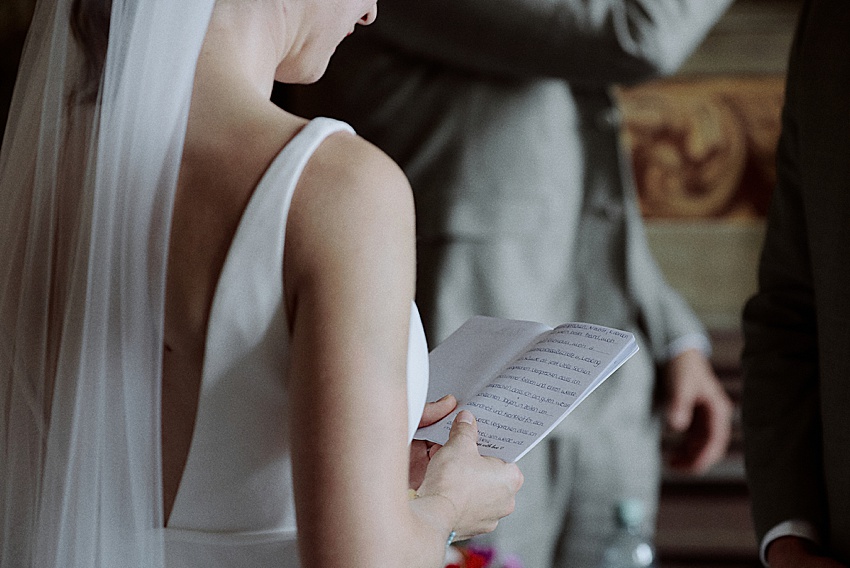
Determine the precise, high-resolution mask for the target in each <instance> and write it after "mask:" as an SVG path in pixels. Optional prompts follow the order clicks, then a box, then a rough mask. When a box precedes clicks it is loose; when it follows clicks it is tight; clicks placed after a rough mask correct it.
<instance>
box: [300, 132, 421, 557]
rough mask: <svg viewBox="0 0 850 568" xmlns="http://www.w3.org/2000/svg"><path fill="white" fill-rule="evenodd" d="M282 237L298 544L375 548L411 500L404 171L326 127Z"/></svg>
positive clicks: (411, 250)
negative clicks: (408, 492)
mask: <svg viewBox="0 0 850 568" xmlns="http://www.w3.org/2000/svg"><path fill="white" fill-rule="evenodd" d="M285 247H286V248H285V253H284V289H285V290H286V301H287V307H288V309H289V312H288V313H289V322H290V328H291V331H292V333H291V337H292V345H291V357H290V358H291V362H290V367H289V372H288V376H287V384H288V389H289V395H290V398H291V406H290V408H291V412H290V416H288V417H287V419H288V420H289V421H290V426H291V430H290V431H291V432H292V448H293V474H294V483H295V494H296V505H297V512H298V524H299V535H300V536H299V538H301V539H302V551H304V552H302V554H307V555H313V554H319V555H320V556H315V557H314V556H310V557H309V558H308V559H309V560H310V561H311V562H319V564H310V563H308V564H309V565H323V564H321V562H324V561H327V559H326V558H324V557H322V556H321V555H322V554H324V553H322V552H317V551H311V550H307V549H310V548H312V547H313V546H314V545H315V546H320V547H322V549H327V550H329V552H328V554H336V553H345V554H361V553H362V554H365V556H364V557H365V558H368V557H373V556H372V553H373V552H374V550H372V549H373V548H374V547H375V546H380V539H376V538H375V537H376V535H382V538H385V537H386V536H387V535H389V534H392V532H393V529H394V528H395V529H397V528H398V527H397V526H393V524H394V523H399V522H400V518H399V516H403V510H407V508H406V502H405V501H404V498H405V495H406V483H407V471H408V455H407V417H406V411H407V403H406V356H407V342H408V333H409V315H410V302H411V301H412V299H413V293H414V279H415V236H414V220H413V201H412V196H411V193H410V188H409V185H408V183H407V180H406V178H405V177H404V175H403V174H402V172H401V171H400V170H399V168H398V167H397V166H396V165H395V164H394V163H393V162H392V161H391V160H390V159H389V158H387V157H386V156H385V155H384V154H383V153H381V152H379V151H378V150H377V149H376V148H374V147H373V146H371V145H369V144H368V143H366V142H364V141H363V140H361V139H359V138H356V137H354V136H352V135H348V134H339V135H335V136H332V137H330V138H329V139H328V140H326V141H325V142H324V143H323V144H322V145H321V146H320V148H319V150H317V152H316V154H315V155H314V156H313V157H312V158H311V160H310V162H309V163H308V165H307V168H306V169H305V171H304V174H303V176H302V179H301V181H300V182H299V185H298V188H297V189H296V193H295V196H294V198H293V203H292V207H291V210H290V215H289V220H288V222H287V230H286V240H285ZM402 507H404V509H402ZM394 511H397V512H398V515H396V514H394ZM363 519H369V526H368V527H366V526H364V524H363ZM364 547H365V548H364ZM367 549H368V550H367ZM308 559H307V558H305V561H306V560H308Z"/></svg>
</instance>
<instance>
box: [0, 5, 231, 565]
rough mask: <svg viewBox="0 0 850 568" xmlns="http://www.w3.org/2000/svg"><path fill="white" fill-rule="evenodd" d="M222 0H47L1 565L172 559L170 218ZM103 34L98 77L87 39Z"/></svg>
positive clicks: (12, 311)
mask: <svg viewBox="0 0 850 568" xmlns="http://www.w3.org/2000/svg"><path fill="white" fill-rule="evenodd" d="M214 3H215V0H112V2H111V18H109V22H108V24H109V25H108V29H107V27H106V24H107V22H106V19H107V18H106V17H104V18H102V20H103V21H99V20H98V19H96V18H94V19H93V18H88V17H84V18H81V19H78V20H77V23H78V24H80V25H78V26H77V28H76V29H77V31H79V32H81V33H78V34H76V35H75V32H73V31H72V28H71V26H70V21H71V18H72V11H73V10H74V9H75V7H79V6H83V7H84V8H86V7H88V8H91V7H94V8H97V7H98V6H104V7H105V8H106V10H107V11H106V12H105V13H104V14H108V13H109V12H108V10H109V4H110V2H109V0H40V1H39V3H38V6H37V8H36V12H35V16H34V19H33V24H32V27H31V30H30V34H29V36H28V39H27V45H26V47H25V50H24V56H23V59H22V62H21V68H20V74H19V78H18V82H17V85H16V88H15V95H14V99H13V102H12V107H11V112H10V116H9V122H8V125H7V129H6V132H5V137H4V139H3V146H2V154H0V567H2V568H27V567H38V568H54V567H57V568H58V567H61V568H116V567H121V568H137V567H146V568H147V567H162V566H163V565H164V557H163V556H164V553H163V531H162V530H159V529H160V528H161V527H162V524H163V511H162V481H161V471H160V470H161V466H160V461H161V459H160V451H161V450H160V410H159V408H160V402H159V399H160V392H159V391H160V374H161V349H162V335H163V322H162V319H163V309H164V285H165V266H166V255H167V247H168V230H169V221H170V217H171V203H172V197H173V192H174V188H175V185H176V181H177V179H176V178H177V172H178V166H179V160H180V156H181V152H182V144H183V137H184V132H185V127H186V120H187V115H188V108H189V102H190V96H191V89H192V82H193V75H194V68H195V63H196V59H197V56H198V53H199V50H200V47H201V43H202V41H203V37H204V34H205V31H206V28H207V25H208V23H209V18H210V14H211V12H212V7H213V4H214ZM75 5H76V6H75ZM95 12H96V10H95ZM107 31H108V42H107V43H108V49H107V50H106V52H105V60H104V61H103V64H102V74H101V73H100V69H101V66H100V65H98V64H97V58H96V57H94V58H92V57H88V58H86V57H85V54H86V53H96V52H97V51H98V45H97V42H96V41H94V42H90V43H89V44H85V43H83V44H81V43H80V42H78V41H77V39H76V36H77V35H81V36H83V37H88V38H95V40H96V38H97V37H98V34H99V33H106V32H107ZM103 38H104V39H106V36H105V35H104V36H103ZM84 45H88V48H83V47H82V46H84ZM86 49H88V50H89V51H86ZM87 84H90V85H92V88H91V89H88V88H87V87H86V85H87Z"/></svg>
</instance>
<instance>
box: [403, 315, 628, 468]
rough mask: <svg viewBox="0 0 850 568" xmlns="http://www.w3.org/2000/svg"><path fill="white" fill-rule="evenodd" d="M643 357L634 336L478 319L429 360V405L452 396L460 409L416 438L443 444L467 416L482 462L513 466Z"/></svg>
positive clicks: (581, 326) (600, 329)
mask: <svg viewBox="0 0 850 568" xmlns="http://www.w3.org/2000/svg"><path fill="white" fill-rule="evenodd" d="M637 350H638V347H637V343H636V342H635V338H634V336H633V335H632V334H631V333H629V332H626V331H620V330H617V329H611V328H608V327H602V326H599V325H592V324H587V323H565V324H563V325H559V326H558V327H556V328H551V327H549V326H547V325H544V324H541V323H535V322H529V321H520V320H508V319H500V318H490V317H483V316H475V317H473V318H471V319H469V320H468V321H467V322H466V323H464V324H463V325H462V326H460V328H458V330H457V331H455V332H454V333H453V334H452V335H450V336H449V337H448V338H446V340H445V341H443V342H442V343H440V344H439V345H438V346H437V347H436V348H435V349H434V350H433V351H432V352H431V354H430V356H429V363H430V368H431V371H430V384H429V386H428V400H437V399H439V398H441V397H443V396H444V395H447V394H453V395H455V397H457V399H458V407H457V409H456V410H455V411H454V412H452V413H451V414H450V415H449V416H447V417H446V418H444V419H443V420H441V421H440V422H437V423H436V424H432V425H431V426H427V427H425V428H420V429H419V430H417V432H416V435H415V436H414V437H415V438H416V439H417V440H429V441H432V442H436V443H438V444H445V443H446V441H447V440H448V439H449V430H451V424H452V421H453V420H454V417H455V414H457V413H458V412H459V411H460V410H461V409H464V408H466V409H468V410H469V411H471V412H472V413H473V414H474V415H475V417H476V418H477V420H478V429H479V437H478V447H479V450H480V452H481V454H482V455H485V456H495V457H498V458H501V459H503V460H505V461H507V462H515V461H517V460H518V459H519V458H521V457H522V456H524V455H525V454H526V453H527V452H528V451H529V450H531V448H533V447H534V446H535V445H536V444H537V443H538V442H540V440H542V439H543V438H544V437H545V436H546V435H547V434H548V433H549V432H551V431H552V430H553V429H554V428H555V426H557V425H558V424H559V423H560V422H561V420H563V419H564V418H565V417H566V416H567V414H569V413H570V412H571V411H572V410H573V409H574V408H576V407H577V406H578V405H579V403H581V401H583V400H584V399H585V398H586V397H587V396H588V395H589V394H590V393H591V392H593V390H594V389H596V387H598V386H599V385H601V384H602V382H603V381H604V380H605V379H607V378H608V377H610V376H611V374H612V373H613V372H614V371H616V370H617V369H618V368H619V367H620V365H622V364H623V363H625V362H626V361H627V360H628V359H629V357H631V356H632V355H634V354H635V353H636V352H637Z"/></svg>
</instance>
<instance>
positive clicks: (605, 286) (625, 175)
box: [289, 0, 731, 568]
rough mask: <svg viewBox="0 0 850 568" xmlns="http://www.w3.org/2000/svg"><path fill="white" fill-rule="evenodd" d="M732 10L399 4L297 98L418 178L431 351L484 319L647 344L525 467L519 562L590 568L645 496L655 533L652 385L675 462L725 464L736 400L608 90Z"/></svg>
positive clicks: (504, 538)
mask: <svg viewBox="0 0 850 568" xmlns="http://www.w3.org/2000/svg"><path fill="white" fill-rule="evenodd" d="M730 3H731V0H546V1H544V0H424V1H423V0H416V1H414V0H393V1H392V2H387V3H386V5H384V4H383V3H382V4H381V14H380V16H381V17H380V18H379V19H378V22H377V23H376V25H375V26H372V28H371V29H368V30H363V31H358V32H357V34H355V36H354V37H352V38H350V39H349V40H348V41H347V42H344V43H343V45H342V46H340V48H339V49H338V51H337V54H336V56H335V58H334V60H333V61H332V63H331V66H330V67H329V69H328V73H327V74H326V76H325V78H324V79H322V80H321V81H320V82H319V83H318V84H317V85H315V86H313V87H308V88H305V89H302V90H296V91H295V92H293V93H292V94H291V96H292V98H291V100H290V103H289V104H290V106H292V108H293V109H294V110H295V111H297V112H300V113H305V114H307V115H318V114H321V115H329V116H333V117H337V118H340V119H342V120H345V121H347V122H349V123H351V124H352V125H353V126H354V127H355V129H356V130H357V131H358V133H359V134H361V135H362V136H364V137H365V138H366V139H368V140H371V141H372V142H374V143H375V144H377V145H378V146H379V147H381V148H382V149H384V150H385V151H386V152H388V153H389V154H390V155H391V156H392V157H393V158H394V159H395V160H396V161H398V162H399V163H400V165H401V166H402V167H403V168H404V170H405V172H406V173H407V175H408V176H409V177H410V179H411V183H412V185H413V189H414V193H415V197H416V206H417V224H418V227H417V230H418V247H419V250H418V253H419V275H418V285H417V286H418V292H417V302H418V303H419V307H420V309H421V310H422V314H423V319H424V321H425V324H426V329H427V331H428V335H429V341H430V342H431V344H432V345H435V344H436V343H437V342H439V341H441V340H442V339H443V338H445V337H446V336H447V335H448V334H449V333H451V332H452V331H454V330H455V329H456V328H457V327H458V326H459V325H460V324H461V323H463V322H464V321H465V320H466V319H467V318H468V317H469V316H471V315H474V314H484V315H492V316H501V317H510V318H517V319H528V320H537V321H542V322H546V323H548V324H551V325H557V324H560V323H563V322H566V321H576V320H583V321H589V322H593V323H598V324H603V325H608V326H612V327H617V328H622V329H628V330H631V331H633V332H635V334H636V335H637V337H638V340H639V342H640V346H641V351H640V352H639V353H638V355H636V356H635V357H634V358H633V359H632V360H631V361H629V362H628V363H627V364H626V365H625V366H624V367H623V368H622V370H621V371H619V372H618V373H617V374H616V375H615V376H614V377H612V378H611V379H610V380H608V381H607V382H606V383H605V384H604V385H603V386H602V387H601V388H600V389H599V390H597V391H596V392H595V393H594V394H593V396H591V397H590V398H589V399H588V400H587V401H586V402H585V403H583V405H582V407H580V408H579V409H578V410H577V411H576V412H575V413H574V414H573V415H571V416H570V417H569V418H568V419H567V420H566V421H564V422H563V423H562V426H561V427H559V429H558V431H556V432H555V433H553V435H551V436H550V437H549V438H547V440H546V441H545V442H544V444H542V445H541V447H539V448H537V449H535V451H533V452H530V453H529V454H528V456H526V457H525V458H523V461H522V463H521V464H520V465H521V466H522V469H523V472H524V474H525V479H526V485H525V487H524V489H523V491H522V492H521V493H520V496H519V498H518V502H517V510H516V512H515V513H514V514H513V515H512V516H510V517H509V518H507V519H505V520H504V521H503V522H502V523H501V525H500V527H499V529H498V530H497V532H496V533H495V534H494V535H493V537H492V538H493V539H494V540H495V541H496V544H497V545H498V546H499V547H500V548H501V549H502V550H504V551H513V552H518V553H519V554H520V555H521V556H522V558H523V560H524V561H525V564H526V566H527V568H549V567H550V566H559V567H560V566H570V567H571V568H583V567H588V568H592V567H594V566H595V565H596V564H597V563H598V560H599V557H600V554H601V551H602V547H603V544H604V541H605V540H606V539H607V537H608V535H610V533H611V532H612V530H613V526H614V518H613V509H614V506H615V504H616V503H617V501H619V500H620V499H623V498H628V497H636V498H640V499H642V500H644V502H645V503H646V505H647V509H648V512H649V514H650V518H649V520H648V522H647V528H651V526H652V524H653V523H652V522H651V521H652V518H654V517H652V515H653V513H654V510H655V506H656V502H657V491H658V486H659V478H660V450H659V445H660V444H659V431H660V420H659V418H658V415H657V413H654V412H653V406H654V397H653V393H654V391H655V387H656V386H660V387H661V388H660V389H658V390H659V391H664V393H665V396H666V399H665V401H666V403H665V407H664V410H665V412H666V418H667V422H668V423H669V424H670V426H671V427H673V428H674V429H676V430H680V431H682V432H686V435H685V440H684V441H683V445H682V447H681V448H680V450H681V451H680V452H679V454H678V455H677V457H676V459H675V462H676V465H678V466H679V467H681V468H683V469H686V470H692V471H702V470H704V469H705V468H707V467H708V466H709V465H710V464H712V463H713V462H714V461H716V460H717V459H719V457H720V456H721V455H722V454H723V453H724V451H725V447H726V444H727V441H728V436H729V417H730V414H731V411H730V404H729V401H728V399H727V398H726V396H725V394H724V392H723V390H722V388H721V387H720V385H719V383H718V381H717V380H716V377H715V376H714V374H713V372H712V371H711V369H710V366H709V364H708V361H707V358H706V356H705V351H706V350H707V349H708V345H707V340H706V338H705V334H704V331H703V328H702V326H701V324H700V323H699V321H698V320H697V318H696V317H695V316H694V314H693V313H692V311H691V310H690V309H689V308H688V306H687V305H686V304H685V302H684V301H683V300H682V298H681V297H680V296H679V295H678V294H677V293H675V292H674V291H673V290H672V289H671V288H670V287H669V286H668V285H667V283H666V282H665V281H664V279H663V277H662V275H661V273H660V272H659V269H658V267H657V266H656V264H655V262H654V260H653V258H652V256H651V254H650V252H649V250H648V247H647V243H646V239H645V236H644V232H643V225H642V221H641V218H640V214H639V211H638V209H637V204H636V197H635V193H634V187H633V181H632V177H631V171H630V169H629V167H628V160H626V159H624V156H623V155H622V153H621V148H620V141H619V126H620V121H619V114H618V111H617V108H616V106H615V104H614V101H613V99H612V97H611V96H610V88H611V86H612V84H614V83H627V82H634V81H638V80H642V79H646V78H649V77H652V76H655V75H658V74H661V73H667V72H671V71H673V70H674V69H676V68H677V67H678V66H679V65H680V64H681V63H682V61H683V60H684V59H685V57H686V56H687V55H688V54H689V53H690V52H691V51H692V50H693V49H694V48H695V47H696V46H697V45H698V44H699V43H700V41H701V40H702V38H703V37H704V35H705V33H706V32H707V30H708V29H709V28H710V26H711V25H712V24H713V23H714V22H715V21H716V20H717V18H718V17H719V16H720V15H721V14H722V13H723V11H724V10H725V8H726V7H727V6H728V5H729V4H730ZM656 366H658V367H663V368H664V370H663V372H662V374H661V377H662V379H661V380H659V381H658V383H660V384H659V385H657V384H656V376H655V375H656V373H655V368H656Z"/></svg>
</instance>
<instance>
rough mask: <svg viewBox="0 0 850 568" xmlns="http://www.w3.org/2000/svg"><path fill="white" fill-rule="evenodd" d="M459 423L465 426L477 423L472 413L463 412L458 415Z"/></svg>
mask: <svg viewBox="0 0 850 568" xmlns="http://www.w3.org/2000/svg"><path fill="white" fill-rule="evenodd" d="M457 421H458V422H463V423H464V424H472V423H473V422H474V421H475V417H473V416H472V413H471V412H470V411H468V410H461V411H460V412H458V413H457Z"/></svg>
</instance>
